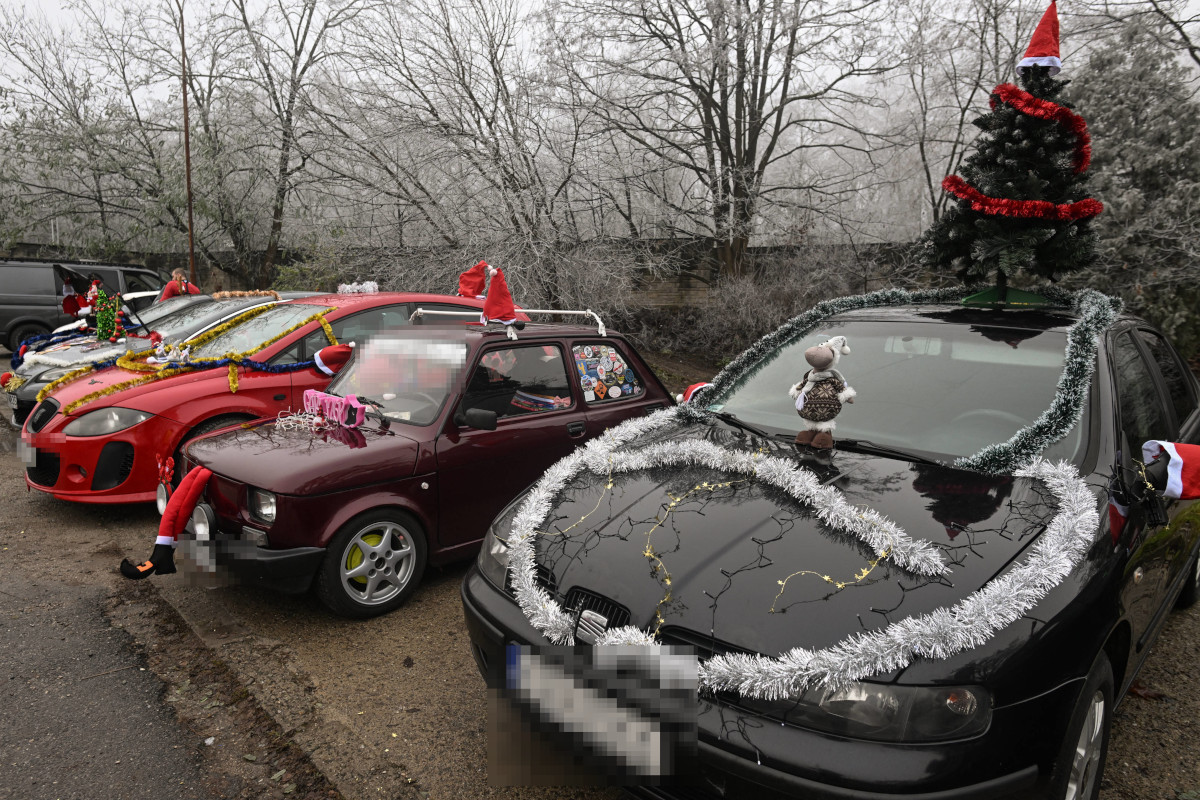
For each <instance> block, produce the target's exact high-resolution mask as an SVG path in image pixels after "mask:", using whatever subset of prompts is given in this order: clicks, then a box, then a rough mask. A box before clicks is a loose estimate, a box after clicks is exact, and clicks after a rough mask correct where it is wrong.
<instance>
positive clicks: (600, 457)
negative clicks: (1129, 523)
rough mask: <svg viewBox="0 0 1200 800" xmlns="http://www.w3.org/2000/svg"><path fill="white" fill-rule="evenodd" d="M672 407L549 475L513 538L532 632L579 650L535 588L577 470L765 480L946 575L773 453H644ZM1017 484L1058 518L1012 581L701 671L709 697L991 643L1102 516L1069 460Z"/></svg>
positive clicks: (858, 673) (640, 639)
mask: <svg viewBox="0 0 1200 800" xmlns="http://www.w3.org/2000/svg"><path fill="white" fill-rule="evenodd" d="M673 417H674V413H673V412H672V411H671V410H665V411H660V412H657V413H656V414H654V415H653V416H651V417H647V418H645V419H638V420H631V421H629V422H626V423H624V424H622V425H620V426H618V427H616V428H613V429H611V430H609V431H608V432H607V433H605V434H604V435H603V436H601V437H600V438H598V439H595V440H593V441H592V442H591V443H589V444H588V445H587V446H586V447H583V448H580V449H578V450H576V451H575V452H574V453H573V454H572V455H570V456H567V457H566V458H564V459H562V460H561V461H559V462H558V463H556V464H555V465H554V466H552V467H551V468H550V469H549V470H547V471H546V474H545V475H544V476H543V477H542V479H541V480H540V481H538V483H537V484H536V485H535V486H534V488H533V489H532V490H531V491H530V493H529V495H528V496H527V497H526V498H525V500H524V501H523V502H522V503H521V506H520V508H519V509H518V510H517V513H516V515H515V516H514V517H513V521H512V528H511V532H510V535H509V537H508V543H509V546H510V550H509V562H508V565H509V570H510V571H511V573H512V584H513V589H514V590H515V593H516V597H517V603H518V604H519V605H520V606H521V609H522V611H524V613H525V616H526V617H527V618H528V619H529V621H530V622H531V623H532V624H533V626H534V627H535V628H537V629H538V630H539V631H541V632H542V633H543V634H544V635H545V636H546V637H547V638H548V639H550V641H552V642H555V643H556V644H573V643H574V627H575V621H574V616H573V615H572V614H570V613H568V612H567V611H566V610H565V609H563V608H562V606H560V605H559V604H558V602H557V601H556V600H555V599H554V598H553V597H551V596H550V595H549V593H547V592H546V591H545V590H544V589H543V588H542V587H541V586H539V585H538V583H537V580H536V573H535V570H534V559H535V557H536V551H535V548H534V541H535V539H536V538H537V535H538V529H539V526H540V525H542V523H543V522H545V520H546V518H547V517H548V516H549V514H550V510H551V508H552V505H553V503H554V500H555V499H556V498H557V496H558V494H559V493H560V492H561V491H562V490H563V488H564V487H565V486H566V485H567V483H568V482H570V481H571V480H573V479H574V478H575V477H576V476H577V475H578V474H579V473H580V472H581V471H583V470H585V469H586V470H588V471H590V472H592V473H594V474H598V475H605V474H608V473H609V472H610V471H611V473H613V474H616V473H620V472H626V471H631V470H639V469H649V468H652V467H661V466H678V465H698V466H705V467H709V468H712V469H726V470H728V471H731V472H737V473H746V472H750V473H752V474H756V475H757V477H758V478H759V479H760V480H762V481H763V482H765V483H769V484H771V485H774V486H778V487H779V488H782V489H784V490H785V491H788V492H789V493H790V494H792V496H794V497H796V498H797V499H798V500H801V501H802V502H807V503H809V504H810V505H812V506H813V507H814V508H815V509H816V511H817V515H818V516H819V517H820V518H821V519H822V520H824V521H825V522H826V523H828V524H830V525H832V526H834V527H838V528H841V529H843V530H846V531H848V532H850V533H852V534H854V535H856V536H858V537H859V538H860V539H862V540H863V541H864V542H866V543H867V544H868V545H869V546H870V547H872V549H874V550H875V552H876V553H877V554H880V553H883V552H885V551H887V550H888V549H889V548H891V555H890V556H889V557H890V558H891V560H893V561H895V562H896V563H897V564H898V565H900V566H902V567H904V568H905V569H908V570H909V571H911V572H914V573H918V574H923V575H937V574H942V573H945V572H947V569H946V566H945V564H943V563H942V562H941V560H940V558H939V557H938V554H937V553H936V548H934V547H933V546H932V545H930V544H929V543H928V542H925V541H919V540H913V539H911V538H909V537H908V536H907V535H906V534H905V533H904V532H903V531H902V530H900V529H899V527H897V526H896V525H894V524H893V523H891V522H889V521H887V520H886V519H884V518H883V517H882V516H880V515H879V514H877V513H876V512H874V511H867V512H860V511H858V510H857V509H855V508H853V507H851V506H849V504H847V503H846V501H845V499H844V498H843V497H841V493H840V492H838V491H837V490H836V489H833V488H831V487H824V486H821V485H820V483H819V481H818V480H817V478H816V476H815V475H813V474H812V473H811V472H810V471H808V470H805V469H803V468H800V467H796V466H795V465H793V464H791V463H789V462H787V461H785V460H784V459H780V458H776V457H762V456H757V455H755V454H753V453H747V452H745V451H735V450H728V449H726V448H722V447H720V446H718V445H715V444H712V443H711V442H703V441H694V440H686V441H666V442H660V443H658V444H651V445H647V446H645V447H640V448H637V449H629V448H627V446H628V445H629V444H630V443H631V442H632V441H633V440H635V439H637V438H639V437H641V436H643V435H645V434H648V433H651V432H653V431H655V430H658V429H661V428H664V427H666V426H670V425H671V424H673ZM1017 475H1018V477H1027V478H1032V479H1036V480H1041V481H1043V482H1045V483H1046V484H1047V486H1048V487H1049V489H1050V491H1051V492H1052V493H1053V494H1054V496H1055V498H1056V499H1057V500H1058V503H1059V510H1058V513H1057V514H1056V515H1055V517H1054V519H1053V520H1052V521H1051V522H1050V524H1049V525H1048V526H1047V528H1046V530H1045V531H1044V532H1043V533H1042V534H1041V535H1040V536H1039V537H1038V540H1037V542H1036V543H1035V544H1034V545H1033V546H1032V547H1031V548H1030V551H1031V552H1030V555H1029V556H1028V557H1027V558H1026V559H1025V560H1024V562H1023V563H1020V564H1019V565H1017V566H1014V567H1013V568H1011V569H1010V570H1009V571H1008V572H1007V573H1006V574H1005V575H1003V576H1001V577H999V578H997V579H995V580H992V581H990V582H989V583H987V584H986V585H985V586H984V587H983V588H981V589H980V590H978V591H976V592H974V593H972V594H971V595H969V596H968V597H967V598H965V599H964V600H962V601H960V602H959V603H957V604H956V605H955V606H953V607H952V608H948V609H939V610H937V611H934V612H932V613H929V614H925V615H922V616H919V617H909V618H907V619H904V620H901V621H900V622H897V623H894V624H892V625H889V626H887V627H886V628H883V629H881V630H878V631H874V632H871V633H866V634H858V635H855V636H851V637H849V638H847V639H846V640H844V641H842V642H840V643H839V644H837V645H834V646H833V647H829V648H826V649H824V650H807V649H804V648H796V649H793V650H790V651H788V652H787V653H784V654H783V655H782V656H780V657H779V658H771V657H769V656H761V655H759V656H747V655H726V656H717V657H714V658H712V659H710V660H708V661H707V662H705V663H704V664H702V665H701V667H700V687H701V689H704V690H714V691H716V690H730V691H736V692H738V693H739V694H741V695H742V696H744V697H754V698H759V699H780V698H783V697H787V696H788V695H790V694H792V693H795V692H798V691H800V690H802V689H803V688H804V687H806V686H810V685H812V684H815V683H823V684H831V685H840V684H845V683H848V682H850V681H855V680H858V679H860V678H865V677H868V676H870V675H878V674H881V673H886V672H891V671H893V670H896V669H900V668H901V667H904V666H907V665H908V664H910V663H911V662H912V660H913V659H914V658H916V657H924V658H947V657H949V656H951V655H954V654H955V653H960V652H962V651H963V650H967V649H969V648H972V647H976V646H978V645H980V644H983V643H984V642H986V641H987V640H988V639H989V638H991V636H992V635H993V634H994V633H995V632H996V631H998V630H1000V629H1002V628H1004V627H1006V626H1008V625H1010V624H1012V623H1013V622H1015V621H1016V620H1018V619H1020V618H1021V617H1022V615H1024V614H1025V612H1027V611H1028V610H1029V609H1031V608H1032V607H1033V606H1034V605H1035V604H1036V603H1037V602H1038V601H1039V600H1041V599H1042V598H1043V597H1045V596H1046V594H1047V593H1048V592H1049V591H1050V590H1051V589H1053V588H1054V587H1055V586H1057V585H1058V584H1059V583H1061V582H1062V580H1063V579H1064V578H1065V577H1066V576H1067V575H1068V574H1069V573H1070V572H1071V570H1072V569H1074V567H1075V565H1076V564H1078V563H1079V561H1080V560H1081V559H1082V558H1083V555H1084V554H1085V553H1086V552H1087V548H1088V546H1089V545H1090V544H1091V542H1092V540H1093V538H1094V536H1095V534H1096V531H1097V525H1098V523H1099V520H1100V515H1099V512H1098V511H1097V508H1096V498H1095V496H1094V495H1093V494H1092V493H1091V491H1090V490H1089V489H1088V487H1087V484H1086V483H1084V481H1083V480H1082V479H1081V478H1080V477H1079V474H1078V473H1077V472H1076V470H1075V468H1074V467H1073V466H1072V465H1071V464H1069V463H1066V462H1062V463H1059V464H1057V465H1051V464H1049V463H1048V462H1044V461H1038V462H1035V463H1034V464H1032V465H1030V466H1029V467H1027V468H1025V469H1022V470H1019V471H1018V472H1017ZM655 641H656V640H655V638H654V637H653V636H651V635H650V634H648V633H646V632H645V631H643V630H640V629H638V628H635V627H632V626H626V627H623V628H618V629H614V630H611V631H608V632H607V633H606V634H605V635H604V636H602V637H601V638H600V639H599V640H598V641H597V644H598V645H606V644H654V643H655Z"/></svg>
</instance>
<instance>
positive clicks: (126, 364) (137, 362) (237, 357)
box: [38, 306, 337, 414]
mask: <svg viewBox="0 0 1200 800" xmlns="http://www.w3.org/2000/svg"><path fill="white" fill-rule="evenodd" d="M267 308H272V306H265V307H263V308H261V309H258V308H256V309H251V311H248V312H246V313H245V314H240V315H238V316H236V317H234V318H233V319H231V320H228V321H227V322H224V323H222V324H221V325H218V326H217V327H216V328H213V329H212V330H210V331H207V332H206V333H204V334H203V335H201V336H198V337H196V338H195V339H193V340H192V341H191V342H189V343H188V344H189V346H190V347H199V346H200V345H203V344H205V343H207V342H209V341H212V340H213V339H214V338H216V337H217V336H220V335H221V334H222V333H224V332H225V331H227V330H229V329H230V328H231V327H233V326H234V325H237V324H239V323H241V322H244V321H245V320H246V319H249V318H251V317H255V316H258V315H259V314H261V313H262V312H263V311H265V310H266V309H267ZM336 310H337V308H336V307H335V306H330V307H328V308H325V309H323V310H321V311H318V312H316V313H315V314H312V315H310V316H307V317H305V318H304V319H302V320H300V321H299V322H297V323H296V324H295V325H292V326H291V327H289V328H287V329H286V330H284V331H281V332H280V333H277V334H276V335H274V336H272V337H271V338H270V339H267V340H266V341H265V342H260V343H259V344H258V345H256V346H254V347H252V348H250V349H249V350H246V351H245V352H242V353H226V354H225V355H223V356H220V357H218V358H205V359H199V360H197V361H190V362H188V363H187V364H186V365H184V366H180V367H166V366H165V365H161V364H147V363H145V362H146V359H148V358H150V356H152V355H153V354H154V353H153V351H149V350H146V351H143V352H141V353H130V352H127V353H125V355H123V356H121V357H120V358H118V359H117V366H119V367H122V368H123V369H127V370H130V371H132V372H143V373H147V374H143V375H140V376H139V377H137V378H131V379H130V380H127V381H122V382H121V383H115V384H113V385H112V386H106V387H104V388H103V389H100V390H99V391H95V392H92V393H90V394H86V395H84V396H83V397H81V398H79V399H78V400H74V401H72V402H70V403H68V404H67V405H66V406H64V407H63V414H72V413H74V412H75V411H76V410H77V409H78V408H80V407H81V406H84V405H87V404H88V403H90V402H92V401H94V400H99V399H100V398H101V397H107V396H108V395H110V394H115V393H116V392H121V391H124V390H125V389H130V388H132V387H134V386H140V385H142V384H144V383H152V382H154V381H159V380H162V379H163V378H170V377H172V376H174V375H179V374H181V373H184V372H191V371H194V370H197V369H204V368H206V367H209V366H216V362H219V361H222V360H224V359H230V362H231V363H230V364H229V368H230V370H229V391H231V392H236V391H237V390H238V382H237V364H236V363H233V362H237V361H243V360H245V359H247V358H249V357H250V356H251V355H253V354H254V353H257V352H258V351H259V350H262V349H264V348H266V347H270V346H271V345H273V344H275V342H277V341H279V340H280V339H282V338H284V337H285V336H288V335H289V334H291V333H293V332H294V331H297V330H299V329H301V328H303V327H304V326H305V325H307V324H309V323H310V322H313V321H314V320H316V321H318V322H321V323H323V324H322V328H323V329H325V328H328V326H329V323H328V322H327V321H326V320H325V315H326V314H328V313H329V312H330V311H336ZM326 336H327V337H331V336H332V329H329V330H328V331H327V332H326ZM336 341H337V340H336V339H334V342H335V343H336ZM91 370H92V368H91V367H90V366H89V367H84V368H82V369H80V370H76V372H78V373H79V375H74V373H68V374H67V375H64V376H63V378H62V379H60V380H62V382H63V383H66V382H67V381H66V380H65V379H66V378H71V379H72V380H74V379H75V378H79V377H82V376H83V375H86V374H87V373H88V372H91ZM72 375H74V377H72ZM57 383H59V382H58V381H55V383H52V384H49V385H47V386H46V388H45V389H43V390H42V392H41V393H39V394H38V401H39V402H40V401H41V400H42V393H46V394H49V391H50V390H51V388H52V387H54V388H57V387H55V384H57Z"/></svg>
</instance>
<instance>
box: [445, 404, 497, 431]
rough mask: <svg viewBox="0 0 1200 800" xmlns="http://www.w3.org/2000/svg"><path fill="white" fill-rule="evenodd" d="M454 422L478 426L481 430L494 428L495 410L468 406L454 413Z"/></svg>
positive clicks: (459, 424)
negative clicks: (464, 409)
mask: <svg viewBox="0 0 1200 800" xmlns="http://www.w3.org/2000/svg"><path fill="white" fill-rule="evenodd" d="M454 424H455V425H458V426H459V427H462V426H463V425H466V426H467V427H469V428H478V429H479V430H481V431H494V430H496V412H495V411H488V410H487V409H484V408H468V409H467V410H466V411H465V412H464V411H460V412H458V413H457V414H455V415H454Z"/></svg>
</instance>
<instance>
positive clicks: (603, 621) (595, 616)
mask: <svg viewBox="0 0 1200 800" xmlns="http://www.w3.org/2000/svg"><path fill="white" fill-rule="evenodd" d="M607 630H608V617H606V616H604V615H603V614H600V613H598V612H595V611H590V610H588V611H580V612H579V616H578V617H577V618H576V621H575V638H576V639H577V640H578V641H581V642H583V643H584V644H595V643H596V640H597V639H599V638H600V637H601V636H603V635H604V632H605V631H607Z"/></svg>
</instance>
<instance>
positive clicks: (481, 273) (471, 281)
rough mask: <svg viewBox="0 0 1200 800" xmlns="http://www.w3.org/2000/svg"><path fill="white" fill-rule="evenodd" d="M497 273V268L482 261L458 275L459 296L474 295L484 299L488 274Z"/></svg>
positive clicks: (476, 297) (477, 298)
mask: <svg viewBox="0 0 1200 800" xmlns="http://www.w3.org/2000/svg"><path fill="white" fill-rule="evenodd" d="M495 274H496V270H495V269H493V268H491V267H489V266H488V263H487V262H486V261H480V262H479V263H478V264H476V265H475V266H473V267H471V268H470V269H469V270H467V271H466V272H464V273H462V274H461V275H459V276H458V295H459V297H474V298H475V299H476V300H482V299H483V297H484V287H485V286H486V285H487V279H488V275H495Z"/></svg>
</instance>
